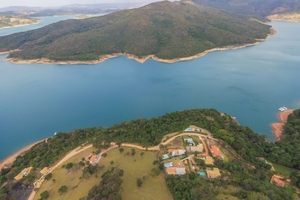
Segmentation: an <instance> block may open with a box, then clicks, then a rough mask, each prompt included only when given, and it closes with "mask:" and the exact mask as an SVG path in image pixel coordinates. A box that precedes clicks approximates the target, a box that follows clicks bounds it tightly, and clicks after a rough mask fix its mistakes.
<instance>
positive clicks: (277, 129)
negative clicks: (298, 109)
mask: <svg viewBox="0 0 300 200" xmlns="http://www.w3.org/2000/svg"><path fill="white" fill-rule="evenodd" d="M293 111H294V110H286V111H283V112H280V113H279V114H278V118H279V120H280V122H276V123H272V124H271V127H272V133H273V134H274V136H275V141H279V140H280V139H281V138H282V132H283V126H284V125H285V123H286V122H287V120H288V117H289V115H290V114H291V113H293Z"/></svg>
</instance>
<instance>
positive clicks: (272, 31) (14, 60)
mask: <svg viewBox="0 0 300 200" xmlns="http://www.w3.org/2000/svg"><path fill="white" fill-rule="evenodd" d="M274 34H276V30H275V29H274V28H273V27H271V28H270V33H269V34H268V35H267V37H266V38H263V39H256V41H257V42H254V43H251V44H244V45H235V46H234V45H232V46H226V47H220V48H213V49H209V50H206V51H204V52H201V53H199V54H196V55H193V56H188V57H183V58H175V59H162V58H158V57H156V56H155V55H148V56H145V57H137V56H135V55H132V54H126V53H114V54H109V55H104V56H100V58H99V59H98V60H90V61H77V60H71V61H55V60H50V59H48V58H41V59H32V60H23V59H19V58H6V59H4V60H6V61H10V62H11V63H13V64H33V63H37V64H60V65H70V64H98V63H100V62H103V61H105V60H108V59H110V58H115V57H118V56H126V57H127V58H128V59H134V60H136V61H137V62H139V63H144V62H146V61H147V60H148V59H149V58H152V59H153V60H156V61H159V62H163V63H175V62H179V61H187V60H192V59H195V58H200V57H202V56H205V55H206V54H208V53H210V52H214V51H225V50H233V49H240V48H244V47H249V46H254V45H257V44H259V43H260V42H263V41H265V40H267V39H268V38H269V37H270V36H271V35H274ZM14 51H15V50H14Z"/></svg>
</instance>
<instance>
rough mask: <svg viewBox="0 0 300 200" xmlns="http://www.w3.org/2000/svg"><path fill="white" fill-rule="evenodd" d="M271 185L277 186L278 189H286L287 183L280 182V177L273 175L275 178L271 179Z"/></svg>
mask: <svg viewBox="0 0 300 200" xmlns="http://www.w3.org/2000/svg"><path fill="white" fill-rule="evenodd" d="M270 183H272V184H275V185H277V186H278V187H284V185H285V182H284V181H282V180H280V179H279V177H278V176H276V175H273V176H272V178H271V180H270Z"/></svg>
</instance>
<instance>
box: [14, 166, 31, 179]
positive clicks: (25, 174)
mask: <svg viewBox="0 0 300 200" xmlns="http://www.w3.org/2000/svg"><path fill="white" fill-rule="evenodd" d="M32 168H33V167H27V168H25V169H23V170H22V171H21V172H20V173H19V174H18V175H17V176H15V177H14V179H15V180H17V181H18V180H21V179H22V178H23V177H24V176H27V175H28V174H29V173H30V171H31V170H32Z"/></svg>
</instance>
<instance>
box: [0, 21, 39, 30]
mask: <svg viewBox="0 0 300 200" xmlns="http://www.w3.org/2000/svg"><path fill="white" fill-rule="evenodd" d="M41 21H42V20H41V19H38V21H37V22H34V23H30V24H28V23H27V24H19V25H14V26H4V27H1V28H0V29H5V28H15V27H21V26H29V25H34V24H38V23H40V22H41Z"/></svg>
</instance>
